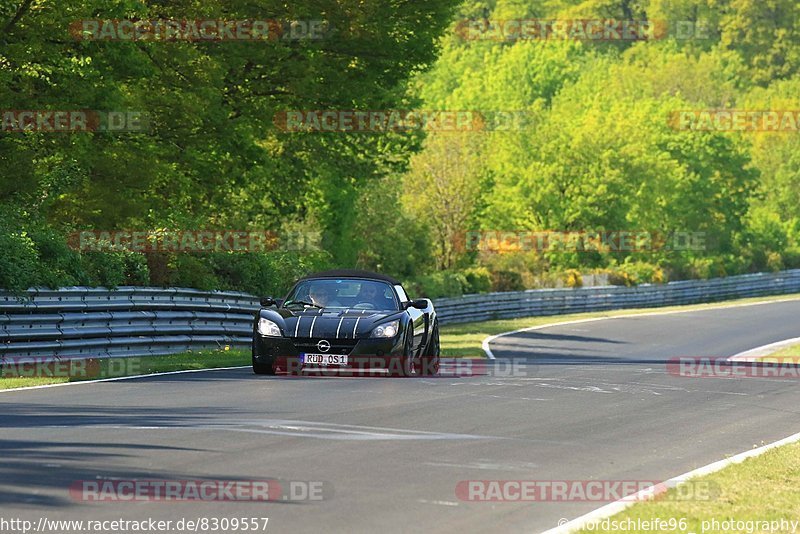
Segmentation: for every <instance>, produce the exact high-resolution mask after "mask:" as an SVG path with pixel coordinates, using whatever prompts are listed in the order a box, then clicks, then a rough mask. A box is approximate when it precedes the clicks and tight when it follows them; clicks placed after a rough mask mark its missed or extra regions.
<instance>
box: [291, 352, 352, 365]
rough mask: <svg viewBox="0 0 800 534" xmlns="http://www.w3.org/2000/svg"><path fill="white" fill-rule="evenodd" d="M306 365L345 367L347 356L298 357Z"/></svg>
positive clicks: (313, 355)
mask: <svg viewBox="0 0 800 534" xmlns="http://www.w3.org/2000/svg"><path fill="white" fill-rule="evenodd" d="M300 361H301V362H303V363H304V364H306V365H347V354H307V353H303V354H301V355H300Z"/></svg>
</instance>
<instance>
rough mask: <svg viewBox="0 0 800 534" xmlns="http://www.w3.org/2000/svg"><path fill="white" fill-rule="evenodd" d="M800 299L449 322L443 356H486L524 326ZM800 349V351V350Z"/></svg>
mask: <svg viewBox="0 0 800 534" xmlns="http://www.w3.org/2000/svg"><path fill="white" fill-rule="evenodd" d="M797 298H800V295H776V296H772V297H753V298H746V299H739V300H729V301H724V302H714V303H710V304H693V305H690V306H669V307H664V308H635V309H629V310H613V311H606V312H591V313H575V314H570V315H551V316H548V317H524V318H521V319H498V320H494V321H483V322H477V323H464V324H455V325H445V326H442V327H441V330H440V335H441V340H442V355H443V356H445V357H448V358H483V357H485V355H484V352H483V349H482V348H481V344H482V343H483V340H484V339H485V338H486V337H488V336H492V335H495V334H501V333H503V332H509V331H512V330H518V329H520V328H528V327H531V326H541V325H547V324H553V323H560V322H563V321H574V320H578V319H592V318H600V317H621V316H625V315H639V314H642V313H652V312H664V311H690V310H705V309H709V308H719V307H725V306H731V305H733V304H746V303H748V302H762V301H776V300H785V299H797ZM798 352H799V353H800V351H798Z"/></svg>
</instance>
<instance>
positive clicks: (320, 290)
mask: <svg viewBox="0 0 800 534" xmlns="http://www.w3.org/2000/svg"><path fill="white" fill-rule="evenodd" d="M308 296H309V298H310V299H311V302H313V303H314V305H315V306H319V307H320V308H341V307H342V305H341V304H340V303H339V301H337V300H330V298H331V291H330V290H329V289H328V288H327V287H325V286H320V285H315V286H312V287H311V290H310V291H309V292H308Z"/></svg>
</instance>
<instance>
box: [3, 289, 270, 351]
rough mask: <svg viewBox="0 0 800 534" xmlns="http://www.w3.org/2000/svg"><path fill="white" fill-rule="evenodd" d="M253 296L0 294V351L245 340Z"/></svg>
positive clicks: (182, 346)
mask: <svg viewBox="0 0 800 534" xmlns="http://www.w3.org/2000/svg"><path fill="white" fill-rule="evenodd" d="M257 309H258V298H256V297H254V296H252V295H247V294H245V293H233V292H217V291H215V292H204V291H198V290H193V289H177V288H167V289H163V288H147V287H120V288H118V289H116V290H108V289H103V288H85V287H66V288H62V289H59V290H50V289H31V290H30V291H28V292H27V296H26V297H25V298H24V299H20V297H19V296H16V295H13V294H8V293H0V358H3V359H5V358H9V357H11V358H19V357H52V356H57V357H60V358H103V357H113V356H145V355H161V354H173V353H176V352H182V351H187V350H191V349H201V348H217V347H223V346H239V347H246V346H249V345H250V343H251V340H252V323H253V313H254V312H255V310H257Z"/></svg>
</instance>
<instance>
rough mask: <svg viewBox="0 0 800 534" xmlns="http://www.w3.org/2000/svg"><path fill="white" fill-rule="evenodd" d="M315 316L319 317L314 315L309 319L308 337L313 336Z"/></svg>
mask: <svg viewBox="0 0 800 534" xmlns="http://www.w3.org/2000/svg"><path fill="white" fill-rule="evenodd" d="M317 317H319V315H315V316H314V318H313V319H312V320H311V330H309V331H308V337H314V323H316V322H317Z"/></svg>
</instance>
